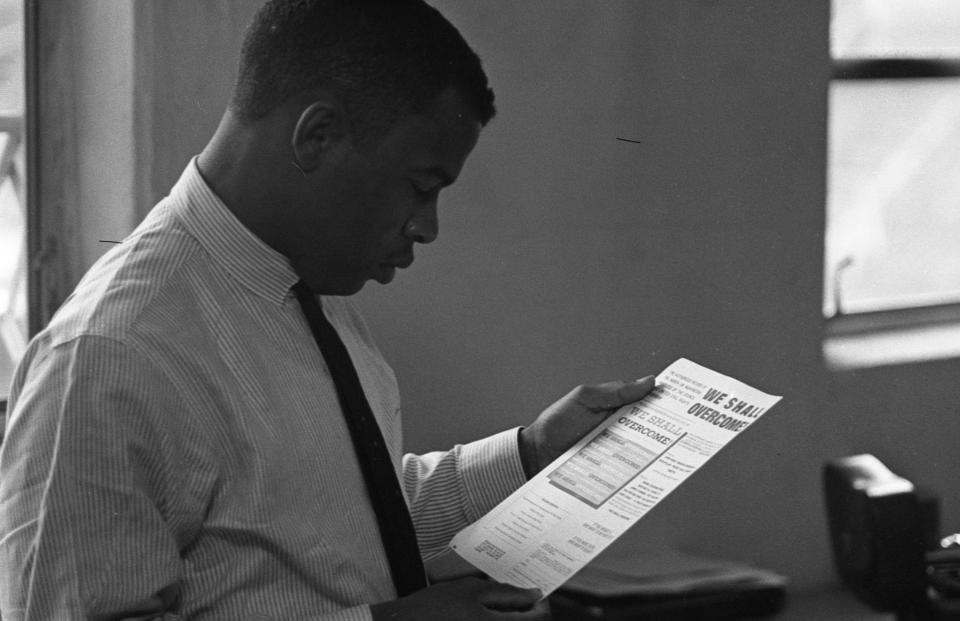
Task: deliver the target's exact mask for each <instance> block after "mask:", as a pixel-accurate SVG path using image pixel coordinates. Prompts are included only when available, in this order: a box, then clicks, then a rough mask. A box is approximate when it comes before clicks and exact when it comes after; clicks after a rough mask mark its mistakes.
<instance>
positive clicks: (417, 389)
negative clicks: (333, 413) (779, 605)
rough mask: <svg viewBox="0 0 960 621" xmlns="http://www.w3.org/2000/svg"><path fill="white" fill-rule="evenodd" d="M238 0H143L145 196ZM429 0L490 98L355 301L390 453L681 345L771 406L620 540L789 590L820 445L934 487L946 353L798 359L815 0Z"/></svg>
mask: <svg viewBox="0 0 960 621" xmlns="http://www.w3.org/2000/svg"><path fill="white" fill-rule="evenodd" d="M256 4H257V3H256V2H255V1H254V0H244V1H243V2H235V1H230V2H228V1H226V0H218V1H209V2H204V3H196V2H192V1H190V0H176V1H173V0H165V1H164V2H163V3H159V2H157V3H151V4H150V5H149V7H148V12H147V13H146V14H147V15H149V16H150V17H149V19H148V20H138V21H137V26H138V27H137V33H136V34H137V38H138V41H140V42H141V45H142V46H145V47H142V48H141V51H140V56H139V57H138V58H139V60H138V61H137V62H138V63H139V64H138V66H139V67H140V70H138V76H139V80H138V88H146V89H148V90H146V91H143V92H142V93H141V95H142V96H141V99H140V104H139V109H140V110H141V112H142V113H143V115H142V116H140V117H138V121H137V127H138V132H140V134H139V135H140V138H139V143H138V144H139V145H140V146H139V147H138V149H139V150H140V152H139V155H138V157H139V158H140V159H139V161H140V162H141V165H142V166H143V167H144V168H145V171H146V172H145V171H144V170H141V171H140V174H141V175H146V179H148V181H142V182H141V184H140V186H138V188H137V190H136V192H138V193H139V194H140V195H141V196H142V197H149V198H150V199H154V198H157V197H159V195H161V194H162V193H164V192H165V191H166V189H167V188H168V187H169V185H170V184H172V183H173V182H174V181H175V179H176V177H177V175H178V174H179V172H180V170H181V169H182V167H183V164H184V163H185V162H186V159H187V158H188V157H189V156H190V155H192V154H194V153H196V152H197V151H198V150H199V149H200V148H201V147H202V145H203V143H204V141H205V140H206V138H207V137H208V136H209V135H210V133H211V132H212V131H213V128H214V127H215V125H216V122H217V119H218V118H219V113H220V110H221V109H222V107H223V105H224V104H225V103H226V98H227V96H228V92H229V84H230V81H231V80H232V75H233V66H234V63H235V49H236V44H237V42H238V41H239V32H240V25H241V24H242V23H244V22H245V21H246V19H247V17H248V16H249V14H250V12H251V10H252V8H253V7H254V6H255V5H256ZM437 4H438V6H439V7H440V8H441V10H443V11H444V12H445V13H446V14H447V15H448V16H450V17H451V19H452V20H453V21H454V22H455V23H456V24H457V25H458V26H459V27H460V28H461V30H462V31H463V32H464V34H465V35H466V37H467V38H468V39H469V40H470V41H471V42H472V43H473V44H474V46H475V47H476V48H477V50H478V51H479V52H480V54H481V56H482V57H483V58H484V60H485V66H486V68H487V70H488V73H489V74H490V76H491V80H492V82H493V85H494V87H495V89H496V90H497V93H498V108H499V115H498V118H496V119H495V120H494V122H493V123H492V124H491V125H490V127H489V128H488V129H487V130H485V132H484V135H483V137H482V138H481V142H480V144H479V146H478V148H477V150H476V151H475V153H474V155H473V156H472V158H471V160H470V161H469V162H468V164H467V167H466V169H465V170H464V173H463V175H462V178H461V181H460V182H459V183H458V184H457V185H456V186H454V187H453V188H451V189H450V190H448V191H447V192H445V193H444V197H443V204H442V206H441V236H440V239H439V240H438V241H437V242H436V243H435V244H433V245H432V246H429V247H425V248H422V249H421V250H420V252H419V254H418V260H417V263H416V265H415V268H413V269H411V270H409V271H408V272H404V273H401V274H400V275H399V277H398V279H397V281H396V282H395V283H394V284H392V285H391V286H390V287H380V286H377V285H370V286H368V288H367V289H365V290H364V291H363V292H362V293H361V294H360V301H361V303H362V304H363V306H364V307H365V310H366V313H367V317H368V320H369V322H370V324H371V326H372V328H373V329H374V331H375V333H377V334H378V336H379V339H380V343H381V346H382V349H383V350H384V352H385V354H386V355H387V357H388V358H389V359H390V360H391V362H392V363H393V364H394V366H395V368H396V369H397V373H398V376H399V379H400V382H401V388H402V390H403V394H404V397H405V412H406V414H405V415H406V421H407V426H408V427H407V431H408V441H409V446H410V447H411V448H413V449H417V450H425V449H428V448H434V447H439V446H446V445H449V444H450V443H453V442H459V441H467V440H469V439H471V438H474V437H477V436H479V435H482V434H485V433H488V432H492V431H495V430H498V429H501V428H503V427H505V426H511V425H518V424H523V423H524V422H526V421H528V420H530V419H532V418H533V417H534V416H535V415H536V414H537V413H538V412H539V411H540V410H541V409H542V408H543V407H545V406H546V405H548V404H549V403H551V402H552V401H553V400H554V399H556V398H557V397H559V396H560V395H562V394H563V393H565V392H566V391H567V390H569V389H570V388H572V387H573V386H574V385H576V384H577V383H580V382H584V381H602V380H606V379H613V378H628V377H636V376H640V375H644V374H648V373H655V372H657V371H659V370H660V369H661V368H662V367H664V366H666V365H667V364H668V363H669V362H671V361H672V360H673V359H675V358H677V357H678V356H686V357H689V358H691V359H693V360H696V361H698V362H700V363H702V364H705V365H707V366H710V367H714V368H716V369H717V370H720V371H723V372H725V373H728V374H731V375H734V376H736V377H738V378H741V379H743V380H744V381H747V382H748V383H751V384H754V385H756V386H757V387H759V388H762V389H765V390H768V391H770V392H775V393H779V394H783V395H784V397H785V398H784V401H783V402H782V404H781V405H780V406H778V408H777V409H776V410H774V411H772V412H771V413H770V414H769V415H768V416H767V417H765V418H764V419H762V420H761V421H760V422H759V423H758V424H757V425H756V426H755V427H752V428H751V429H750V430H749V432H748V433H746V434H745V435H744V436H743V437H741V438H739V439H738V440H737V442H736V443H735V444H733V445H732V446H731V447H730V448H729V450H727V451H726V452H724V453H723V454H721V455H719V456H718V457H716V458H715V459H714V460H713V461H712V462H711V463H710V464H709V465H708V466H707V467H706V468H705V469H704V470H703V471H701V472H699V473H698V474H697V475H696V476H695V477H693V478H692V479H691V480H690V481H689V482H688V484H686V485H684V486H683V487H682V488H681V489H679V490H678V491H676V492H675V493H674V494H673V495H672V496H671V497H670V498H668V499H667V500H666V501H665V502H664V503H663V504H662V505H661V506H659V507H658V508H657V509H656V510H655V511H654V512H652V513H651V514H650V515H649V516H648V517H647V518H645V519H644V520H643V522H642V523H641V524H640V525H639V526H637V527H636V528H635V529H634V530H633V531H631V532H630V533H629V535H628V536H627V538H626V540H625V541H623V543H622V545H623V546H624V548H625V549H632V550H636V551H638V552H640V551H643V550H645V549H650V548H659V547H663V546H668V545H669V546H676V547H679V548H681V549H684V550H687V551H690V552H698V553H705V554H714V555H721V556H725V557H730V558H736V559H743V560H749V561H754V562H756V563H758V564H761V565H763V566H766V567H770V568H773V569H776V570H779V571H781V572H783V573H785V574H787V575H789V576H790V577H791V578H792V579H793V580H794V582H795V584H797V585H798V586H799V587H800V588H803V587H810V586H815V585H817V584H820V583H823V582H826V581H828V580H830V579H831V576H832V572H831V568H830V565H829V556H828V554H829V550H828V547H827V542H826V526H825V524H824V520H823V507H822V504H821V499H820V479H819V476H820V467H821V464H822V463H823V461H824V460H826V459H829V458H832V457H835V456H838V455H844V454H850V453H853V452H859V451H872V452H875V453H876V454H878V455H879V456H881V457H882V458H884V459H886V460H887V461H888V462H889V463H890V465H891V466H893V467H894V468H895V469H898V470H899V471H900V472H901V473H903V474H905V475H908V476H912V477H915V478H916V479H917V480H921V481H923V482H925V483H927V484H928V485H929V486H930V487H932V488H933V489H936V490H940V491H941V492H944V493H945V492H948V491H950V490H952V489H953V485H951V484H952V483H953V481H952V479H953V473H954V472H956V471H958V470H960V451H958V450H957V449H956V440H955V438H956V437H958V433H960V416H957V411H956V410H957V408H956V405H955V398H954V394H955V392H956V391H955V390H954V388H953V382H951V380H952V379H954V378H956V377H957V376H958V368H960V364H958V362H957V361H946V362H941V363H932V364H925V365H912V366H909V367H899V368H887V369H875V370H869V371H863V372H846V373H843V374H831V373H828V372H827V371H826V370H825V369H824V366H823V363H822V360H821V356H820V339H821V331H822V326H821V319H820V299H821V281H820V279H821V273H822V268H821V261H822V230H823V205H824V191H825V189H824V188H825V183H824V181H825V180H824V176H825V166H824V157H825V142H824V141H825V118H826V80H827V71H828V58H827V32H828V21H829V11H828V2H827V0H811V1H808V2H803V3H797V2H790V1H789V0H738V1H736V2H733V1H728V2H717V1H715V0H681V1H677V0H649V1H647V2H642V3H640V2H631V1H629V0H606V1H605V2H603V3H594V2H589V3H588V2H583V1H574V0H554V1H552V2H549V3H547V2H543V1H529V2H522V3H520V2H511V1H509V0H482V1H481V0H456V1H455V0H440V1H438V2H437ZM140 6H141V7H142V6H143V5H142V3H141V4H140ZM144 50H147V51H146V52H145V51H144ZM198 59H199V62H198ZM150 68H152V69H151V70H145V69H150ZM147 137H149V139H148V138H147ZM617 138H627V139H630V140H635V141H638V142H637V143H635V142H625V141H622V140H617ZM921 391H928V392H921ZM914 427H916V428H914ZM958 503H960V500H958V499H957V498H956V497H954V498H945V502H944V507H943V512H944V521H945V528H946V527H948V526H950V525H953V526H954V527H955V526H956V524H957V522H958V521H960V504H958Z"/></svg>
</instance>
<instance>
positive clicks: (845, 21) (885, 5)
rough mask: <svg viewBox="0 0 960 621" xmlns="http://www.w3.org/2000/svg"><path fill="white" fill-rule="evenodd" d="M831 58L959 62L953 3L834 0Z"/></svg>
mask: <svg viewBox="0 0 960 621" xmlns="http://www.w3.org/2000/svg"><path fill="white" fill-rule="evenodd" d="M831 48H832V50H833V57H834V58H837V59H852V58H876V57H881V58H882V57H925V58H931V57H932V58H943V57H953V58H958V57H960V2H957V0H834V1H833V24H832V26H831Z"/></svg>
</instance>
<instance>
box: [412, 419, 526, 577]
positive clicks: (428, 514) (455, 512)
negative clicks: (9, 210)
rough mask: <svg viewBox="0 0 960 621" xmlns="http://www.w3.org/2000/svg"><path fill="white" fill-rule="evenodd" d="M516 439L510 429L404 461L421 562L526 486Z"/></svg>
mask: <svg viewBox="0 0 960 621" xmlns="http://www.w3.org/2000/svg"><path fill="white" fill-rule="evenodd" d="M518 433H519V428H514V429H509V430H507V431H503V432H500V433H498V434H495V435H493V436H490V437H488V438H484V439H482V440H478V441H476V442H471V443H469V444H463V445H457V446H455V447H454V448H453V449H451V450H449V451H444V452H434V453H427V454H425V455H413V454H407V455H404V457H403V479H404V488H405V492H406V494H407V498H408V499H409V501H410V513H411V515H412V517H413V523H414V527H415V528H416V530H417V538H418V541H419V543H420V550H421V552H422V553H423V556H424V558H425V559H429V558H431V557H433V556H436V555H438V554H440V553H442V552H443V551H444V550H445V549H446V547H447V545H448V544H449V543H450V540H451V539H452V538H453V536H454V535H455V534H456V533H457V532H459V531H460V530H461V529H463V528H464V527H466V526H467V525H468V524H470V523H472V522H474V521H476V520H477V519H479V518H480V517H481V516H483V515H484V514H485V513H487V512H488V511H489V510H490V509H492V508H493V507H495V506H496V505H497V504H498V503H499V502H500V501H502V500H503V499H504V498H506V497H507V496H509V495H510V494H511V493H513V491H514V490H516V489H517V488H518V487H520V486H521V485H523V484H524V483H525V482H526V477H525V476H524V473H523V465H522V464H521V462H520V452H519V446H518V437H517V435H518Z"/></svg>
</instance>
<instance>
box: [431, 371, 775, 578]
mask: <svg viewBox="0 0 960 621" xmlns="http://www.w3.org/2000/svg"><path fill="white" fill-rule="evenodd" d="M779 400H780V397H778V396H774V395H768V394H766V393H763V392H761V391H759V390H756V389H755V388H751V387H750V386H747V385H746V384H744V383H742V382H739V381H737V380H735V379H733V378H731V377H727V376H725V375H721V374H720V373H717V372H715V371H712V370H710V369H707V368H705V367H702V366H700V365H698V364H696V363H694V362H691V361H689V360H686V359H684V358H681V359H679V360H677V361H676V362H674V363H673V364H671V365H670V366H669V367H667V368H666V369H665V370H664V371H663V372H662V373H660V375H658V376H657V385H656V388H654V390H653V391H652V392H651V393H650V394H649V395H647V396H646V397H645V398H644V399H643V400H642V401H638V402H637V403H633V404H630V405H626V406H624V407H622V408H621V409H620V410H618V411H617V412H616V413H614V414H613V415H612V416H610V418H609V419H608V420H607V421H605V422H604V423H602V424H601V425H600V426H599V427H598V428H597V429H595V430H593V431H592V432H591V433H589V434H587V436H585V437H584V438H583V439H581V440H580V442H578V443H577V444H576V445H574V446H573V447H571V448H570V449H569V450H568V451H567V452H566V453H564V454H563V455H561V456H560V457H559V458H557V459H556V460H555V461H554V462H553V463H551V464H550V465H549V466H547V467H546V468H544V469H543V470H542V471H541V472H540V473H538V474H537V475H536V476H535V477H534V478H532V479H531V480H530V481H528V482H527V483H526V484H525V485H523V486H522V487H521V488H519V489H518V490H516V491H515V492H514V493H513V494H511V495H510V496H509V497H507V499H506V500H504V501H503V502H501V503H500V504H499V505H497V506H496V507H494V509H493V510H492V511H490V512H489V513H488V514H487V515H485V516H483V517H482V518H480V519H479V520H477V521H476V522H474V523H473V524H471V525H470V526H468V527H467V528H465V529H464V530H462V531H460V532H459V533H458V534H457V535H456V536H455V537H454V538H453V540H452V541H451V544H450V547H451V548H452V549H453V550H455V551H456V552H457V554H459V555H460V556H462V557H463V558H464V559H466V560H467V561H468V562H470V563H471V564H473V565H474V566H475V567H477V568H478V569H480V570H481V571H483V572H484V573H486V574H487V575H489V576H490V577H491V578H493V579H495V580H498V581H500V582H506V583H508V584H512V585H515V586H519V587H523V588H531V587H536V588H539V589H540V590H541V591H542V592H543V595H544V596H547V595H549V594H550V593H551V592H553V591H554V590H556V589H557V588H558V587H559V586H560V585H562V584H563V583H564V582H565V581H566V580H567V579H568V578H570V577H571V576H573V574H575V573H576V572H577V571H578V570H580V569H581V568H582V567H583V566H584V565H586V564H587V563H588V562H589V561H590V560H591V559H593V558H594V557H595V556H597V555H598V554H599V553H600V552H601V551H602V550H603V549H604V548H606V547H607V546H608V545H610V544H611V543H612V542H613V541H614V540H616V539H617V537H619V536H620V535H622V534H623V533H624V532H625V531H626V530H627V529H628V528H630V526H632V525H633V524H635V523H636V522H637V520H639V519H640V518H641V517H643V516H644V515H645V514H646V513H647V512H648V511H649V510H650V509H652V508H653V507H655V506H656V505H657V504H658V503H659V502H660V501H661V500H663V499H664V498H665V497H666V496H667V495H668V494H669V493H670V492H672V491H673V490H674V489H676V488H677V487H678V486H679V485H680V484H681V483H683V481H685V480H686V479H687V477H689V476H690V475H691V474H693V473H694V472H696V471H697V470H698V469H699V468H700V467H701V466H703V464H705V463H706V462H707V460H709V459H710V458H711V457H713V456H714V455H715V454H716V453H717V452H719V451H720V449H722V448H723V447H724V446H725V445H726V444H727V443H728V442H729V441H730V440H732V439H733V438H735V437H736V436H737V435H738V434H739V433H741V432H742V431H743V430H744V429H746V428H748V427H749V426H750V425H751V424H752V423H753V422H754V421H756V420H757V419H758V418H759V417H760V416H762V415H763V414H765V413H766V412H767V411H769V409H770V408H771V407H773V406H774V405H775V404H776V403H777V402H778V401H779Z"/></svg>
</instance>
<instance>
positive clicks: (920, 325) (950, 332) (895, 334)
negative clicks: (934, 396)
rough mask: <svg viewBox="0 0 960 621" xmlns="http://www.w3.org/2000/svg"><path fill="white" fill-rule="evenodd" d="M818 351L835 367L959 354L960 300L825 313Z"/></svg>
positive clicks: (847, 367) (846, 368)
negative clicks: (831, 315)
mask: <svg viewBox="0 0 960 621" xmlns="http://www.w3.org/2000/svg"><path fill="white" fill-rule="evenodd" d="M823 357H824V360H825V362H826V364H827V367H828V368H829V369H831V370H835V371H844V370H852V369H864V368H873V367H881V366H890V365H898V364H911V363H918V362H927V361H931V360H943V359H946V358H960V304H947V305H941V306H931V307H925V308H911V309H902V310H895V311H879V312H873V313H861V314H856V315H847V316H842V317H834V318H831V319H828V320H827V322H826V336H825V338H824V342H823Z"/></svg>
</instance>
